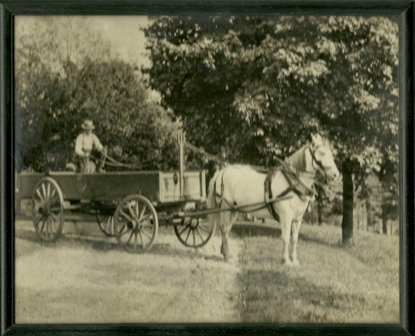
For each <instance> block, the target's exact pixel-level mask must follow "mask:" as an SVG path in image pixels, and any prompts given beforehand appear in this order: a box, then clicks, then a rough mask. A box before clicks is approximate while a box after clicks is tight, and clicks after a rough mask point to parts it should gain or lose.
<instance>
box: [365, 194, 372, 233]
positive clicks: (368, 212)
mask: <svg viewBox="0 0 415 336" xmlns="http://www.w3.org/2000/svg"><path fill="white" fill-rule="evenodd" d="M366 211H367V213H366V216H367V217H366V231H369V228H370V227H371V225H372V216H371V211H372V208H371V205H370V202H369V200H367V201H366Z"/></svg>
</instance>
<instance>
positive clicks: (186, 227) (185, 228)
mask: <svg viewBox="0 0 415 336" xmlns="http://www.w3.org/2000/svg"><path fill="white" fill-rule="evenodd" d="M187 229H190V226H189V225H186V226H185V227H184V229H183V230H182V231H180V233H179V235H180V236H181V235H182V233H183V232H184V231H186V230H187Z"/></svg>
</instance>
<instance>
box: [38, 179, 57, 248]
mask: <svg viewBox="0 0 415 336" xmlns="http://www.w3.org/2000/svg"><path fill="white" fill-rule="evenodd" d="M32 217H33V225H34V227H35V230H36V233H37V235H38V236H39V237H40V239H42V240H43V241H47V242H53V241H55V240H56V239H57V238H58V237H59V236H60V234H61V232H62V228H63V223H64V207H63V195H62V191H61V189H60V187H59V185H58V184H57V182H56V181H55V180H54V179H52V178H50V177H45V178H43V179H41V180H40V181H39V182H38V183H37V184H36V186H35V188H34V191H33V195H32Z"/></svg>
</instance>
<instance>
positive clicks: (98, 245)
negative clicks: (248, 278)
mask: <svg viewBox="0 0 415 336" xmlns="http://www.w3.org/2000/svg"><path fill="white" fill-rule="evenodd" d="M15 237H16V238H19V239H23V240H25V241H28V242H30V243H34V244H36V245H39V246H42V247H47V248H49V247H50V248H60V247H70V248H74V247H79V248H85V249H88V248H92V249H93V250H96V251H100V252H110V251H122V252H125V253H131V252H128V251H126V250H124V249H123V247H121V246H120V245H119V244H118V242H117V241H116V239H115V238H107V237H105V236H104V235H103V236H102V237H96V236H84V235H82V236H81V235H77V234H72V233H67V234H65V233H63V234H61V236H59V238H58V239H57V240H56V241H54V242H45V241H42V240H41V239H40V238H39V237H38V235H37V233H36V232H35V231H32V230H18V231H17V232H16V234H15ZM209 244H210V243H208V246H209ZM210 248H211V249H212V251H211V252H210V251H209V252H204V253H203V252H201V251H200V250H199V249H194V248H183V247H182V246H181V243H180V242H179V241H177V245H176V244H174V245H173V244H172V245H171V244H169V243H163V242H160V243H157V238H156V242H155V243H154V245H153V246H152V247H151V249H150V250H149V251H147V252H138V253H137V254H138V255H140V254H147V255H159V256H175V257H179V258H190V259H204V260H212V261H218V262H225V261H224V259H223V257H221V256H220V255H219V251H216V250H215V249H214V247H213V246H210Z"/></svg>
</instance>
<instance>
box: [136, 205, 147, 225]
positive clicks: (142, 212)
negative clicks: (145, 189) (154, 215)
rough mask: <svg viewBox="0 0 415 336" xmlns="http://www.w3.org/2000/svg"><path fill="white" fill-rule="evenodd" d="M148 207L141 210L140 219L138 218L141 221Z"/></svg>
mask: <svg viewBox="0 0 415 336" xmlns="http://www.w3.org/2000/svg"><path fill="white" fill-rule="evenodd" d="M146 210H147V207H146V205H145V204H144V206H143V209H142V210H141V213H140V217H139V218H138V220H139V221H141V220H143V216H144V213H145V212H146Z"/></svg>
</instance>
